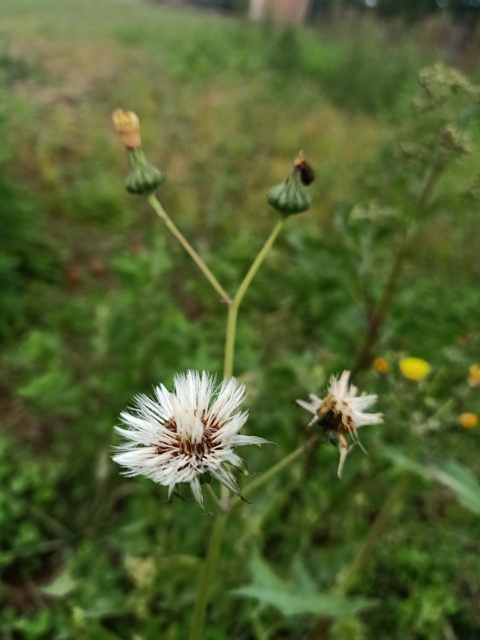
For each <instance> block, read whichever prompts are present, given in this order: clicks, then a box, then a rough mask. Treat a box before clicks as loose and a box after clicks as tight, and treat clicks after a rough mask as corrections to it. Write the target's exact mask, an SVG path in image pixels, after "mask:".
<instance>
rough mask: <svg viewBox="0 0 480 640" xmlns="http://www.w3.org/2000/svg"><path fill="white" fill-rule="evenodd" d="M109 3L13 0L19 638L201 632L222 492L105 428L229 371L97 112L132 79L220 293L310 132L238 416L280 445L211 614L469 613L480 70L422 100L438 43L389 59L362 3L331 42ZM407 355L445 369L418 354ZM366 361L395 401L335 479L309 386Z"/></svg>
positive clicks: (357, 632)
mask: <svg viewBox="0 0 480 640" xmlns="http://www.w3.org/2000/svg"><path fill="white" fill-rule="evenodd" d="M119 6H120V5H119V4H118V3H116V2H113V1H110V0H102V1H101V2H98V1H97V2H95V3H93V2H90V1H89V0H88V1H82V2H81V3H80V2H76V3H74V5H72V4H71V3H63V2H59V1H58V0H46V1H45V2H43V3H42V6H41V7H39V5H38V3H34V2H31V1H29V0H17V2H15V3H9V2H6V0H0V11H1V15H2V22H1V24H0V42H1V52H2V54H1V55H0V72H1V73H2V76H3V78H5V82H3V84H2V87H3V88H2V90H1V93H0V105H1V107H0V114H1V124H0V128H1V129H0V130H1V133H2V140H3V145H2V148H1V152H0V153H1V157H0V167H1V170H2V171H1V179H0V202H1V205H0V206H1V217H2V228H3V232H2V240H1V245H0V279H1V282H2V299H1V305H0V338H1V340H2V355H1V360H0V371H1V375H0V380H1V383H0V394H1V396H0V401H1V405H2V409H3V411H2V413H1V419H0V425H1V432H0V476H1V479H2V487H3V489H2V491H1V492H0V549H1V552H0V571H1V574H2V589H1V592H0V599H1V605H2V606H1V607H0V609H1V610H0V630H1V631H0V635H1V637H2V638H3V637H5V638H8V639H10V638H12V639H17V638H26V639H28V640H30V639H35V640H36V639H44V638H45V639H46V638H58V639H61V638H77V637H78V638H95V639H97V638H98V639H99V640H103V639H107V640H108V639H110V640H111V639H112V638H133V637H141V638H145V639H146V640H149V639H150V638H158V637H161V638H168V639H171V640H174V639H177V640H183V639H184V638H187V637H188V633H189V626H190V622H191V619H192V612H193V610H194V603H195V600H196V598H197V594H198V585H199V579H200V576H201V575H202V567H203V559H204V558H205V552H206V549H207V546H208V540H209V536H210V531H211V529H212V525H213V521H214V518H213V517H212V516H210V515H206V514H205V513H204V512H203V511H202V510H201V509H200V508H199V507H198V506H197V505H196V503H195V501H194V499H193V498H191V497H190V495H189V493H188V491H183V490H181V494H182V496H183V498H184V500H185V501H183V500H181V499H179V498H174V499H173V501H172V502H171V504H169V503H168V502H167V501H166V490H165V489H164V488H162V487H161V486H159V485H157V484H155V483H153V482H151V481H150V480H148V479H147V478H137V479H124V478H122V477H121V476H120V475H119V473H118V467H117V465H115V464H114V463H112V462H111V460H110V457H111V455H112V445H114V444H118V443H119V440H118V439H116V438H115V437H114V435H113V430H112V426H113V425H114V424H118V414H119V412H120V411H121V410H122V409H123V408H124V407H126V406H127V405H128V404H129V403H130V402H131V399H132V396H133V395H134V394H136V393H141V392H144V393H146V394H148V395H150V394H151V390H152V386H153V385H156V384H158V383H159V382H162V383H164V384H165V385H166V386H167V388H171V387H172V384H173V377H174V375H175V374H176V373H178V372H182V371H186V370H187V369H193V370H200V371H201V370H206V371H209V372H211V373H213V374H217V376H218V377H219V378H221V376H222V361H223V348H224V331H225V327H224V325H225V307H222V305H221V304H220V303H219V300H218V298H219V296H218V295H216V294H215V292H212V289H211V286H210V284H209V283H208V282H207V281H204V280H203V279H202V277H201V273H200V272H199V271H198V270H196V268H195V267H194V266H193V265H192V264H191V260H190V258H189V256H188V255H187V254H186V253H184V252H183V250H182V249H181V247H179V246H177V245H176V244H174V242H173V240H172V239H171V238H170V237H169V236H168V233H167V230H166V229H164V228H162V226H161V223H160V221H159V220H158V219H157V218H156V217H155V216H154V215H152V212H151V210H150V207H149V206H148V203H146V202H144V201H143V200H142V199H135V198H133V197H131V196H128V195H127V194H126V193H124V191H123V190H122V184H121V176H122V173H123V172H124V171H125V161H124V158H123V157H122V154H121V153H120V152H119V148H118V142H117V140H116V139H115V137H114V135H113V134H112V132H111V131H110V123H109V121H108V114H109V112H110V111H111V109H112V108H113V107H116V106H117V105H126V106H127V105H128V108H131V109H133V110H134V111H136V112H138V113H139V114H141V115H142V125H143V137H144V145H145V148H146V149H147V150H148V156H149V159H150V161H152V162H153V164H155V165H158V166H161V167H162V169H164V170H165V172H166V175H167V181H166V183H165V184H164V185H163V186H162V187H161V190H160V192H159V194H160V197H161V202H162V204H163V206H164V207H165V209H166V210H167V211H168V212H171V216H172V219H174V222H175V223H176V225H177V226H178V227H179V228H180V229H182V230H183V231H184V233H185V235H186V236H187V237H188V238H189V239H190V241H191V242H192V244H193V245H194V247H195V249H196V250H197V251H198V253H199V254H200V255H201V256H202V259H204V260H205V262H206V263H207V264H208V266H209V268H210V269H211V271H212V272H213V273H214V274H215V276H216V277H217V278H218V281H219V282H221V283H222V285H223V286H224V287H225V289H226V290H227V291H234V290H235V289H236V288H237V286H238V284H239V282H241V280H242V278H243V276H244V274H245V273H246V272H247V270H248V268H249V266H250V264H251V261H252V259H253V257H254V256H255V255H256V253H257V252H258V251H259V250H260V249H261V247H262V244H263V238H266V237H267V236H268V233H269V230H270V228H271V227H273V226H274V225H275V223H276V220H277V218H276V213H275V212H274V211H273V210H271V209H269V208H268V206H267V205H266V202H265V193H266V190H267V189H268V187H269V186H270V185H272V184H275V183H278V182H279V181H280V180H282V179H283V178H284V173H285V170H286V167H287V166H288V162H289V158H290V157H291V156H292V154H293V155H294V154H295V153H296V152H297V150H298V149H299V148H303V149H304V150H305V152H308V157H309V159H310V160H311V161H312V162H313V163H314V165H315V169H316V173H317V179H316V181H315V183H314V184H313V185H312V186H311V188H310V191H311V195H312V200H313V205H312V207H311V209H310V210H309V211H308V212H307V213H304V214H302V215H301V216H296V217H295V218H292V219H290V220H289V221H288V224H287V225H286V226H285V229H284V231H283V232H282V234H281V235H280V236H279V237H278V239H277V241H276V243H275V245H274V246H273V248H272V250H271V252H270V253H269V255H268V258H267V259H266V261H265V263H264V264H263V266H262V270H261V271H260V272H259V273H258V274H257V276H256V279H255V280H254V282H253V284H252V286H251V287H250V289H249V290H248V293H247V295H246V296H245V298H244V300H243V303H242V307H241V313H240V316H239V322H238V327H237V339H236V355H235V375H236V377H237V378H238V379H239V381H240V382H241V383H244V384H246V386H247V390H248V402H247V408H248V410H249V413H250V416H251V417H250V420H249V422H248V423H247V425H246V432H247V433H248V434H249V435H258V436H262V437H264V438H266V439H268V440H271V441H273V442H275V443H277V444H278V448H268V449H267V448H266V447H263V448H262V449H258V450H257V448H256V447H250V448H248V450H245V451H246V452H245V454H244V457H245V458H246V459H247V461H248V468H249V472H250V477H249V478H243V479H239V484H240V488H241V489H242V491H244V492H245V494H246V497H248V498H249V499H250V500H251V501H252V502H253V504H252V505H248V504H241V505H239V506H237V507H236V509H235V511H234V512H233V513H232V514H231V516H230V518H229V520H228V522H227V523H226V529H225V536H224V540H223V543H222V546H221V562H220V564H219V566H218V569H217V571H216V573H215V580H214V581H213V584H212V587H211V590H210V593H209V603H210V604H209V606H208V608H207V610H206V618H205V620H206V623H205V628H204V636H203V637H204V638H207V639H208V640H210V639H212V640H223V639H224V638H238V639H245V640H247V639H250V638H258V639H272V640H273V639H274V638H293V639H297V638H298V639H300V638H324V637H331V638H335V639H341V638H349V639H350V638H358V639H360V638H378V639H380V640H381V639H382V638H387V637H388V638H392V637H394V638H396V637H409V638H414V639H419V640H420V639H422V640H423V639H431V638H440V637H454V636H456V637H458V638H465V639H467V640H468V639H469V638H472V639H473V638H475V637H476V634H477V629H478V625H479V623H480V620H479V619H478V610H477V607H476V603H477V602H478V599H479V595H480V594H479V591H480V585H479V579H478V553H479V548H478V545H479V543H478V540H479V533H480V532H479V521H478V515H479V511H480V509H479V503H480V500H479V493H480V488H479V485H478V477H479V471H478V463H477V456H476V443H477V441H478V433H479V432H478V429H475V428H470V429H469V428H464V427H462V424H463V425H465V424H467V425H468V424H471V423H468V421H467V422H465V418H464V416H465V414H474V415H475V414H476V415H478V414H480V398H479V396H478V389H479V388H480V387H479V386H478V377H479V376H478V370H477V369H476V368H475V365H478V364H479V356H478V353H479V340H480V338H479V329H478V308H479V294H478V273H479V262H478V260H479V259H478V246H479V225H478V175H477V173H478V172H477V168H476V167H478V150H477V147H476V144H477V145H478V138H479V131H478V125H477V122H478V103H477V101H476V100H477V99H476V97H475V96H476V94H475V90H474V89H473V88H472V89H471V90H470V89H469V90H468V91H466V90H463V89H462V91H460V92H459V93H460V95H459V96H456V95H453V96H451V95H450V94H449V96H448V100H445V102H443V103H442V104H441V105H440V107H439V108H438V109H437V108H436V109H433V108H432V109H431V110H429V109H427V108H426V106H425V105H424V107H425V109H424V110H423V111H422V105H421V104H420V105H418V103H417V112H416V115H415V117H413V116H412V115H411V112H410V111H409V110H408V109H407V106H406V105H407V104H410V103H411V100H412V99H413V97H414V96H415V95H417V96H419V95H420V96H423V97H424V98H425V95H426V94H427V95H428V91H426V92H425V89H423V90H422V89H421V86H419V85H418V84H417V72H418V70H419V69H420V68H421V67H423V66H424V63H426V62H428V61H429V60H428V58H429V54H428V53H425V52H424V51H423V50H422V49H421V48H420V47H419V46H416V45H415V43H414V42H413V41H412V40H410V39H409V38H408V37H406V38H405V40H403V39H399V41H398V42H397V43H395V47H390V48H389V49H388V52H389V53H388V63H387V61H386V55H385V53H384V51H385V50H384V44H383V41H382V38H384V36H383V35H382V31H381V30H378V28H377V27H376V26H374V25H365V26H364V29H365V30H362V31H361V32H360V33H359V34H358V37H355V38H354V39H353V40H351V39H350V40H347V39H346V38H342V37H339V38H338V39H337V40H333V38H331V37H329V36H328V35H327V34H324V33H321V32H320V33H317V32H305V33H303V32H302V33H298V32H294V31H284V30H277V29H273V28H272V27H268V28H257V27H252V26H250V25H246V24H242V23H241V22H236V21H233V20H225V19H219V18H216V17H212V16H208V17H204V16H201V15H197V14H189V13H186V12H175V11H173V10H169V9H166V8H163V7H158V6H150V5H146V4H145V5H144V4H136V3H131V4H127V3H125V4H122V5H121V10H120V9H119ZM73 9H74V10H73ZM385 46H386V45H385ZM354 62H357V66H355V64H354ZM442 73H443V71H442ZM370 77H375V78H378V83H376V84H375V85H372V83H370V82H368V79H369V78H370ZM361 78H363V79H364V80H363V81H362V82H360V79H361ZM454 78H455V76H454ZM441 79H442V78H440V80H441ZM449 79H450V80H449ZM451 79H452V76H450V75H448V72H447V75H446V76H445V77H443V82H444V84H443V85H442V83H441V82H440V84H439V87H440V89H441V87H442V86H450V87H451V86H452V80H451ZM437 80H438V78H437ZM425 82H427V86H428V77H427V79H426V80H425V76H423V83H424V87H425ZM449 82H450V85H449V84H448V83H449ZM466 86H467V85H462V87H463V88H465V87H466ZM470 86H471V85H468V87H470ZM430 90H431V91H432V92H433V93H434V94H435V92H436V91H437V90H439V89H438V87H437V86H436V85H435V87H433V88H432V87H430ZM449 91H450V90H449ZM427 106H428V105H427ZM447 122H448V123H454V124H455V127H456V130H455V131H458V132H459V133H461V134H462V136H464V135H468V136H469V142H468V145H467V144H466V142H467V141H466V140H465V139H464V138H463V137H461V138H458V137H456V135H455V136H450V137H448V139H445V138H443V143H446V144H449V145H450V146H449V149H448V164H445V166H443V165H442V171H441V173H440V172H439V173H438V175H436V176H435V184H434V186H433V187H434V188H433V187H432V190H431V192H430V193H428V198H425V201H424V202H422V200H421V199H422V190H423V189H425V185H426V184H427V183H426V180H428V176H429V171H431V169H432V166H433V165H435V162H433V165H432V161H434V160H435V158H437V157H438V153H439V152H440V151H441V149H440V147H439V140H441V136H440V137H439V132H440V131H442V130H443V129H442V127H444V125H445V124H446V123H447ZM445 140H446V142H445ZM466 151H468V152H469V153H464V152H466ZM412 219H414V220H415V224H414V228H412V227H411V222H412ZM405 238H407V239H408V247H407V246H406V249H405V251H404V252H403V253H402V259H401V268H399V275H398V277H397V276H395V281H394V286H393V287H392V292H393V293H392V296H391V299H389V300H388V304H387V308H386V311H385V314H384V317H383V318H382V322H381V323H380V327H379V329H378V331H377V332H373V334H372V327H373V326H375V325H374V323H372V319H375V317H378V313H377V312H378V305H379V301H381V300H382V296H383V295H384V291H385V290H386V283H387V282H388V281H389V273H391V269H392V265H393V264H394V263H395V256H396V255H399V254H398V251H399V247H401V246H402V242H404V241H405ZM407 249H408V250H407ZM376 313H377V316H376ZM369 335H370V338H368V336H369ZM372 335H373V338H372ZM362 343H363V350H362ZM362 353H363V354H364V355H363V356H362ZM365 354H366V355H365ZM406 356H417V357H419V358H421V359H423V360H425V361H427V362H428V363H429V365H430V373H429V375H428V376H426V377H425V378H423V379H422V380H417V381H415V380H412V379H409V378H407V377H404V375H403V374H402V373H401V371H400V369H399V367H398V363H399V362H400V360H402V359H403V358H404V357H406ZM379 359H381V360H379ZM355 366H357V370H358V373H357V377H358V384H359V386H361V388H362V389H363V388H365V389H368V390H369V391H371V392H372V393H375V394H377V395H378V398H379V400H378V410H380V411H382V412H383V413H384V416H385V423H384V424H383V425H378V426H372V427H368V428H367V429H366V430H365V432H364V434H363V439H362V442H363V444H364V446H365V447H366V448H367V450H368V452H369V455H368V456H365V455H362V453H361V451H360V450H359V449H358V448H357V449H356V450H354V451H353V452H352V453H351V455H349V457H348V459H347V463H346V465H345V469H344V473H343V477H342V480H338V478H337V465H338V449H337V448H335V447H332V446H329V445H328V443H327V442H323V441H322V442H321V443H317V444H316V446H305V443H306V441H307V439H308V438H309V437H310V436H311V435H315V434H316V433H318V431H315V427H312V428H311V430H310V431H307V430H306V425H307V423H308V421H309V419H310V418H311V415H308V414H307V412H305V411H304V409H302V408H301V407H299V406H298V405H296V404H295V400H296V399H297V398H303V399H305V398H306V397H307V396H308V394H309V393H315V394H317V395H320V396H321V397H323V396H324V395H325V389H326V385H327V384H328V379H329V377H330V375H331V374H334V373H339V372H341V371H342V370H344V369H345V370H346V369H352V368H354V367H355ZM387 369H388V371H387ZM462 416H463V417H462ZM317 428H318V427H317ZM296 451H300V453H298V454H297V457H295V459H294V460H292V461H291V462H290V463H289V464H285V465H284V466H283V467H282V468H281V470H279V471H278V473H276V474H274V475H273V474H272V476H271V477H270V479H269V482H268V484H267V483H266V482H265V484H263V485H261V484H259V486H258V489H257V490H256V491H252V493H251V495H248V493H247V487H248V486H249V484H250V483H251V484H252V485H253V486H254V487H255V483H256V482H257V483H259V482H260V480H261V479H262V478H264V477H265V475H266V474H267V473H268V470H269V469H271V468H273V469H275V465H278V464H282V461H284V460H286V459H287V461H288V456H289V455H291V454H292V452H296ZM262 482H263V481H262ZM214 489H215V487H214ZM206 500H210V498H208V493H207V492H206ZM207 505H208V509H207V510H210V511H213V510H214V508H215V503H214V502H212V503H211V502H208V503H207ZM299 594H300V595H301V597H298V596H299ZM339 603H340V604H339ZM364 604H365V605H366V604H368V605H370V606H368V607H366V608H363V605H364ZM357 605H358V609H357V608H356V607H357ZM327 634H328V635H327Z"/></svg>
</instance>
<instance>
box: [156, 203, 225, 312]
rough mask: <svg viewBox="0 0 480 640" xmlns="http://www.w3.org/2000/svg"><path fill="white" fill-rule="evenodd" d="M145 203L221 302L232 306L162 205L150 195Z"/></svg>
mask: <svg viewBox="0 0 480 640" xmlns="http://www.w3.org/2000/svg"><path fill="white" fill-rule="evenodd" d="M147 201H148V203H149V204H150V206H151V207H152V209H153V210H154V211H155V213H156V214H157V215H158V217H159V218H160V219H161V220H163V222H164V223H165V225H166V227H167V229H168V230H169V231H170V233H171V234H172V235H173V236H174V237H175V238H176V239H177V240H178V242H179V243H180V244H181V245H182V247H183V248H184V249H185V251H186V252H187V253H188V255H189V256H190V257H191V258H192V260H193V261H194V262H195V264H196V265H197V267H198V268H199V269H200V271H201V272H202V273H203V275H204V276H205V278H206V279H207V280H208V282H209V283H210V284H211V285H212V287H213V288H214V289H215V291H216V292H217V293H218V295H219V296H220V298H221V299H222V300H223V302H225V304H227V305H228V306H230V305H231V304H232V300H231V298H230V296H229V295H228V293H227V292H226V291H225V289H224V288H223V287H222V285H221V284H220V283H219V282H218V280H217V278H216V277H215V276H214V275H213V273H212V272H211V271H210V269H209V268H208V267H207V265H206V264H205V262H204V260H203V259H202V258H201V257H200V255H199V254H198V253H197V252H196V251H195V249H194V248H193V247H192V245H191V244H190V243H189V242H188V240H187V239H186V238H185V236H184V235H183V233H182V232H181V231H180V230H179V229H178V227H177V226H176V225H175V223H174V222H173V220H172V219H171V218H170V216H169V215H168V213H167V212H166V211H165V209H164V208H163V207H162V205H161V204H160V202H159V201H158V198H157V197H156V196H155V195H154V194H152V195H150V196H148V198H147Z"/></svg>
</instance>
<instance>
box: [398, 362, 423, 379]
mask: <svg viewBox="0 0 480 640" xmlns="http://www.w3.org/2000/svg"><path fill="white" fill-rule="evenodd" d="M400 371H401V372H402V375H403V377H404V378H408V380H423V378H425V377H426V376H428V374H429V373H430V365H429V364H428V362H427V361H426V360H422V359H421V358H402V359H401V360H400Z"/></svg>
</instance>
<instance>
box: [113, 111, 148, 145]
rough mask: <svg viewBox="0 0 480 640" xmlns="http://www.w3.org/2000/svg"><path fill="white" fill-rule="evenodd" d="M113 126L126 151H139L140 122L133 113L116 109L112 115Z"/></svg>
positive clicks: (140, 142)
mask: <svg viewBox="0 0 480 640" xmlns="http://www.w3.org/2000/svg"><path fill="white" fill-rule="evenodd" d="M112 120H113V126H114V127H115V130H116V131H117V133H118V135H119V136H120V139H121V141H122V142H123V144H124V145H125V146H126V147H127V149H139V148H140V146H141V144H142V141H141V138H140V120H139V119H138V116H137V114H136V113H133V111H123V109H116V110H115V111H114V112H113V114H112Z"/></svg>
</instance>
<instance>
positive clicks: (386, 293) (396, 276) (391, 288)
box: [352, 160, 443, 377]
mask: <svg viewBox="0 0 480 640" xmlns="http://www.w3.org/2000/svg"><path fill="white" fill-rule="evenodd" d="M442 168H443V167H442V165H441V164H440V163H439V162H438V161H437V160H436V161H434V163H433V165H432V167H431V169H430V171H429V172H428V175H427V177H426V179H425V183H424V185H423V188H422V191H421V192H420V195H419V198H418V203H417V206H418V209H420V210H421V209H424V208H425V206H426V205H427V203H428V200H429V198H430V196H431V194H432V191H433V188H434V186H435V182H436V181H437V179H438V177H439V176H440V174H441V172H442ZM413 230H414V224H413V222H411V223H410V225H409V226H408V227H407V229H406V231H405V233H404V235H403V237H402V239H401V240H400V242H399V244H398V246H397V251H396V254H395V260H394V261H393V264H392V268H391V270H390V273H389V276H388V278H387V281H386V283H385V287H384V289H383V293H382V297H381V298H380V302H379V303H378V306H377V309H376V311H375V312H374V313H373V314H372V316H371V318H370V320H369V323H368V329H367V333H366V336H365V339H364V341H363V344H362V347H361V349H360V352H359V355H358V358H357V361H356V363H355V366H354V367H353V369H352V377H354V376H355V375H356V374H357V373H359V372H360V371H363V370H364V369H366V368H367V367H368V365H369V364H370V361H371V359H372V352H373V349H374V347H375V345H376V343H377V340H378V337H379V335H380V329H381V328H382V326H383V323H384V321H385V318H386V316H387V313H388V311H389V309H390V305H391V302H392V299H393V296H394V294H395V292H396V290H397V286H398V283H399V282H400V278H401V276H402V273H403V267H404V264H405V259H406V257H407V254H408V250H409V248H410V245H411V242H412V237H414V233H413Z"/></svg>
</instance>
